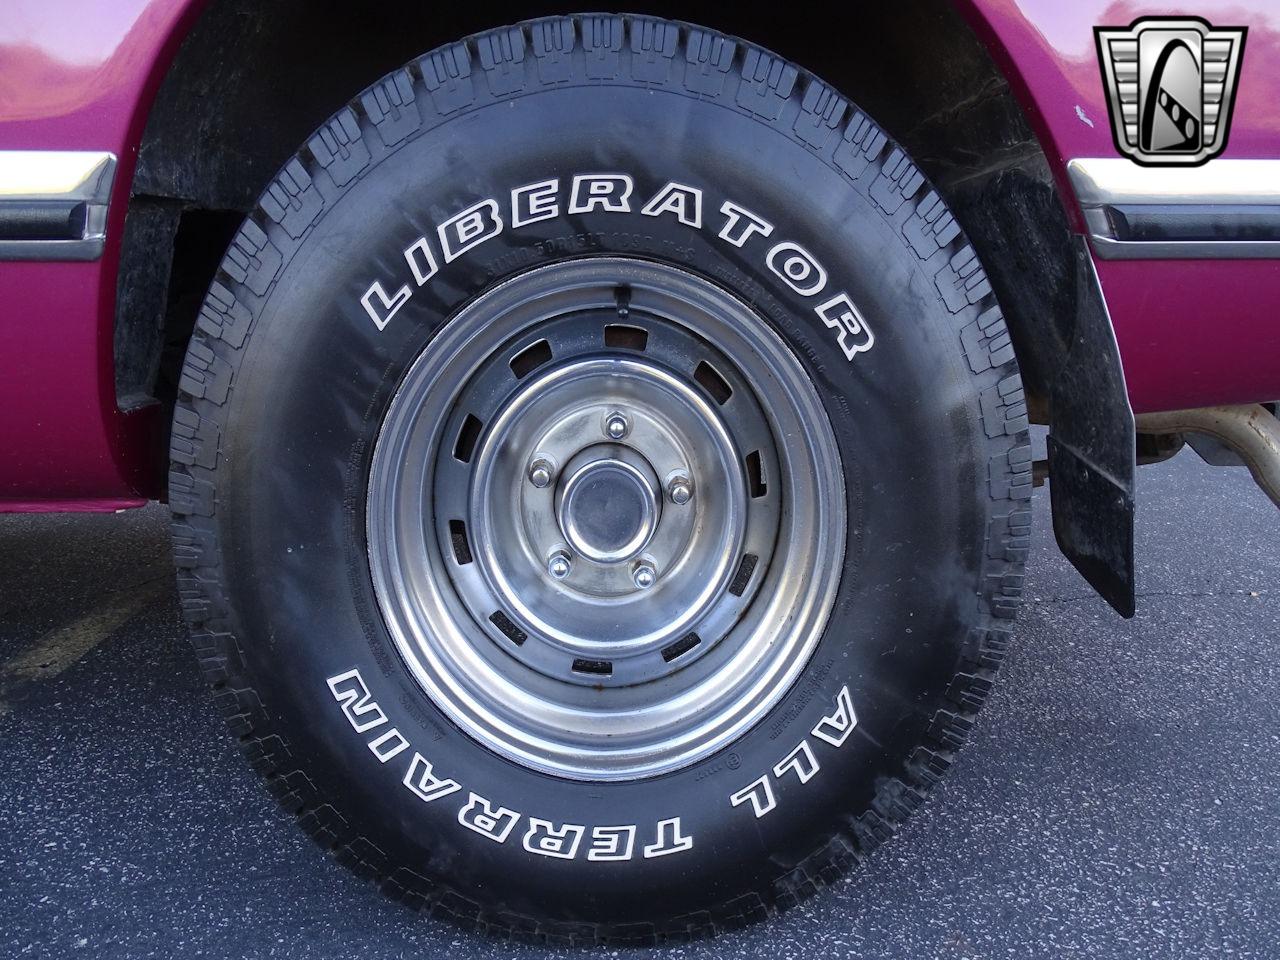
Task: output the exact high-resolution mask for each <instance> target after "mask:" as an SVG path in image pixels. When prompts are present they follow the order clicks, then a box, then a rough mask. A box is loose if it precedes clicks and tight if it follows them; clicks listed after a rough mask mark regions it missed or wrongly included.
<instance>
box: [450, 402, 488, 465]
mask: <svg viewBox="0 0 1280 960" xmlns="http://www.w3.org/2000/svg"><path fill="white" fill-rule="evenodd" d="M483 429H484V424H483V423H481V422H480V419H479V418H478V417H476V416H475V415H474V414H470V413H468V414H467V419H465V420H463V421H462V429H461V430H459V431H458V439H457V441H456V442H455V443H454V445H453V459H455V460H457V461H459V462H461V463H470V462H471V455H472V454H473V453H475V451H476V441H477V440H479V439H480V431H481V430H483Z"/></svg>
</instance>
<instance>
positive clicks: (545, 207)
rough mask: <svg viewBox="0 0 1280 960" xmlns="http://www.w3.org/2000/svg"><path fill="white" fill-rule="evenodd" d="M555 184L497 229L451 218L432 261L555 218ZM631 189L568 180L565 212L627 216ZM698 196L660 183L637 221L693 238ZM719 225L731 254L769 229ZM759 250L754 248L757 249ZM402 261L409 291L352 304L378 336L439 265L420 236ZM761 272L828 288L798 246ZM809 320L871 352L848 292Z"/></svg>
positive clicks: (490, 220) (785, 249)
mask: <svg viewBox="0 0 1280 960" xmlns="http://www.w3.org/2000/svg"><path fill="white" fill-rule="evenodd" d="M560 190H561V180H560V178H558V177H553V178H551V179H548V180H539V181H536V182H534V183H528V184H525V185H523V186H519V187H515V188H513V189H512V191H511V195H510V200H509V203H508V215H509V220H507V221H504V220H503V216H502V212H501V210H500V207H499V203H498V201H497V200H496V199H493V198H489V199H486V200H481V201H480V202H479V203H475V204H472V205H471V206H469V207H467V208H466V209H465V210H463V211H462V212H460V213H457V214H454V215H453V216H452V217H450V218H449V219H448V220H445V221H444V222H443V223H441V224H440V225H439V227H437V228H436V237H437V239H438V242H439V246H440V255H441V256H442V257H443V260H444V263H446V264H448V263H452V262H453V261H454V260H456V259H458V257H460V256H462V254H464V253H466V252H467V251H469V250H473V249H475V248H476V247H477V246H479V245H480V244H482V243H484V242H485V241H486V240H492V239H493V238H494V237H496V236H498V235H499V234H501V233H502V231H503V230H504V229H505V228H506V227H507V225H508V224H509V225H510V227H511V229H513V230H514V229H519V228H521V227H525V226H528V225H529V224H532V223H538V222H540V221H543V220H550V219H552V218H554V217H557V216H559V214H560V211H561V209H562V207H563V204H562V202H561V195H560ZM634 190H635V181H634V179H632V177H631V175H630V174H626V173H584V174H577V175H575V176H574V177H573V178H572V180H571V186H570V188H569V197H568V205H567V210H568V213H570V214H580V213H590V212H592V211H594V210H600V211H603V212H605V213H630V212H631V195H632V193H633V192H634ZM703 202H704V193H703V190H702V189H701V188H699V187H693V186H690V185H688V184H685V183H679V182H677V181H675V180H671V181H668V182H667V183H666V184H665V185H663V186H662V187H660V188H658V190H657V192H655V193H654V194H653V196H652V197H651V198H650V199H649V200H648V202H646V203H645V205H644V207H643V208H642V209H641V210H640V213H641V214H642V215H644V216H647V217H659V216H665V215H671V216H674V217H675V219H676V220H677V221H679V222H680V223H682V224H684V225H685V226H687V227H689V228H690V229H693V230H701V229H703V226H704V224H703ZM719 210H720V213H721V214H722V215H723V216H724V222H723V223H722V224H721V225H720V229H719V231H718V232H717V233H716V236H717V237H718V238H719V239H721V240H723V241H725V242H726V243H728V244H729V245H730V246H733V247H735V248H737V249H739V250H745V249H746V248H747V246H748V244H749V242H750V241H751V239H752V238H753V237H760V238H761V239H764V238H767V237H770V236H772V235H773V232H774V226H773V224H772V223H770V222H769V221H768V220H765V219H764V218H763V217H761V216H760V215H759V214H756V213H753V212H752V211H750V210H748V209H747V208H746V207H744V206H742V205H740V204H738V203H735V202H734V201H732V200H725V201H723V202H722V203H721V204H720V208H719ZM758 247H759V244H757V245H754V246H753V249H757V248H758ZM404 259H405V262H406V263H407V264H408V266H409V271H410V273H411V274H412V276H413V285H410V284H407V283H406V284H403V285H402V286H399V287H396V288H394V292H393V293H388V292H387V287H386V286H385V285H384V284H383V283H382V281H380V280H375V281H374V282H373V283H371V284H370V285H369V286H368V288H366V290H365V292H364V294H363V295H362V296H361V297H360V304H361V306H363V307H364V310H365V313H366V314H368V316H369V318H370V319H371V320H372V321H373V324H374V326H375V327H376V328H377V329H378V330H379V331H382V330H385V329H386V328H387V324H389V323H390V322H391V319H392V318H393V317H394V316H395V315H396V314H397V313H398V312H399V311H400V309H401V308H402V307H403V306H404V305H405V304H406V303H407V302H408V301H409V299H410V297H412V296H413V294H414V291H415V290H416V289H418V288H419V287H422V286H423V285H425V284H426V283H427V281H429V280H430V279H431V278H432V277H434V276H435V275H436V274H437V273H438V272H439V267H438V264H439V261H438V260H437V258H436V254H435V251H434V250H433V249H432V247H431V241H430V239H429V238H428V237H427V236H421V237H418V238H417V239H416V240H414V241H413V242H412V243H411V244H409V246H407V247H406V248H405V249H404ZM763 259H764V264H765V266H766V267H767V268H768V270H769V271H770V272H771V273H773V274H774V276H776V277H778V278H779V279H780V280H782V282H783V283H785V284H786V285H787V287H789V288H790V289H791V290H793V291H795V292H796V293H797V294H799V295H800V296H802V297H817V296H818V295H819V294H821V293H822V292H823V291H824V290H827V288H828V282H827V281H828V279H829V278H828V275H827V270H826V268H825V267H824V266H823V265H822V264H821V263H820V262H819V261H818V259H817V258H816V257H815V256H814V255H813V254H812V253H810V252H809V251H808V250H807V249H806V248H804V247H802V246H801V245H800V244H798V243H795V242H793V241H790V240H783V241H781V242H779V243H775V244H773V246H771V247H770V248H769V249H768V251H767V252H765V253H764V255H763ZM814 312H815V313H816V314H817V315H818V318H819V319H820V320H821V321H822V323H823V325H824V326H825V327H826V328H827V329H828V330H832V331H834V332H835V339H836V344H837V345H838V346H839V347H840V350H841V351H842V352H843V353H844V356H845V359H846V360H849V361H850V362H852V361H853V359H854V358H855V357H856V356H857V355H858V354H860V353H866V352H867V351H868V350H870V349H871V348H872V346H874V345H875V337H874V335H873V334H872V332H871V327H870V326H869V325H868V324H867V320H866V317H864V316H863V314H862V313H861V311H860V310H859V309H858V307H857V305H856V304H854V302H853V299H852V298H851V297H850V296H849V293H848V291H845V290H840V291H838V292H836V293H835V294H834V295H831V296H828V297H827V298H826V299H825V300H823V301H822V303H820V304H819V305H818V306H817V307H815V308H814Z"/></svg>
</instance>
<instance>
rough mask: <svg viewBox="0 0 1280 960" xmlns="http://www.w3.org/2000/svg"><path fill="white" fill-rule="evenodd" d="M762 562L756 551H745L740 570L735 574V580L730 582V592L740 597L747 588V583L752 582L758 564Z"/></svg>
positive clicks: (739, 566) (739, 565)
mask: <svg viewBox="0 0 1280 960" xmlns="http://www.w3.org/2000/svg"><path fill="white" fill-rule="evenodd" d="M759 562H760V558H759V557H757V556H756V555H755V554H754V553H745V554H743V555H742V562H741V563H739V564H738V572H737V573H735V574H734V575H733V582H732V583H730V584H729V592H730V593H732V594H733V595H734V596H735V597H740V596H742V594H743V591H745V590H746V589H747V584H748V583H750V582H751V575H752V574H753V573H755V572H756V564H757V563H759Z"/></svg>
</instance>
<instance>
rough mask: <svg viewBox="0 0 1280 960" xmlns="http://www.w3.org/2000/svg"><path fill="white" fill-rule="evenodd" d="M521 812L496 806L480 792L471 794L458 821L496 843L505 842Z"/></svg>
mask: <svg viewBox="0 0 1280 960" xmlns="http://www.w3.org/2000/svg"><path fill="white" fill-rule="evenodd" d="M519 819H520V814H518V813H516V811H514V810H508V809H507V808H506V807H495V806H494V805H493V804H492V803H490V802H489V801H488V799H487V798H485V797H482V796H480V795H479V794H478V793H473V794H471V799H470V800H468V801H467V804H466V806H464V807H463V808H462V809H461V810H459V811H458V822H459V823H460V824H462V825H463V826H464V827H466V828H467V829H468V830H474V831H475V832H476V833H478V834H480V836H482V837H488V838H489V839H490V840H492V841H493V842H494V843H505V842H506V839H507V837H508V836H509V835H510V834H511V831H512V830H513V829H514V828H515V825H516V821H517V820H519Z"/></svg>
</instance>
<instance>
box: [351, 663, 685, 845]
mask: <svg viewBox="0 0 1280 960" xmlns="http://www.w3.org/2000/svg"><path fill="white" fill-rule="evenodd" d="M326 683H327V684H328V686H329V692H330V693H331V694H332V695H333V699H334V700H336V701H337V703H338V706H339V708H340V709H341V710H342V714H343V716H345V717H346V718H347V722H348V723H350V724H351V729H352V730H354V731H355V732H356V733H358V734H360V736H361V739H362V740H363V741H364V743H365V746H367V747H368V748H369V751H370V752H371V753H372V754H373V755H374V756H375V757H377V758H378V762H379V763H384V764H385V763H389V762H390V761H392V760H394V759H395V758H397V757H399V756H401V755H402V754H404V755H406V756H409V760H408V765H407V767H406V768H405V772H404V776H403V778H402V779H401V781H400V783H401V786H403V787H404V788H405V789H406V790H408V791H409V792H410V793H412V794H413V795H414V796H415V797H417V798H418V799H419V800H421V801H422V802H423V803H435V802H437V801H440V800H444V799H445V798H446V797H454V801H453V802H455V803H457V805H458V810H457V816H456V819H457V822H458V823H459V824H460V825H461V826H463V827H465V828H466V829H468V830H470V831H471V832H473V833H477V834H479V835H480V836H482V837H484V838H486V839H488V840H492V841H493V842H494V843H497V844H504V843H507V842H508V841H510V842H511V843H512V844H513V845H515V846H519V847H520V848H521V849H523V850H525V851H526V852H528V853H530V854H533V855H535V856H539V857H551V858H554V859H559V860H574V859H579V860H592V861H596V862H602V863H607V862H621V861H626V860H631V859H632V858H633V857H637V858H642V859H653V858H655V857H665V856H668V855H670V854H673V853H683V852H684V851H686V850H690V849H692V848H693V837H692V836H690V835H689V834H687V833H686V832H685V830H684V827H683V825H682V824H681V822H680V818H679V817H669V818H667V819H665V820H659V821H658V822H657V823H656V824H645V825H644V831H643V832H642V831H641V829H640V827H641V825H639V824H634V823H627V824H610V825H605V826H592V825H588V824H579V823H558V822H556V821H553V820H544V819H542V818H541V817H535V816H533V815H532V814H530V815H525V814H523V813H521V812H520V811H518V810H515V809H512V808H511V807H506V806H503V805H502V804H501V803H498V802H496V801H494V800H490V799H489V798H488V797H484V796H482V795H480V794H478V793H476V792H475V791H473V790H466V789H464V788H463V785H462V784H460V783H459V782H458V781H457V780H454V779H451V778H448V777H444V776H441V775H440V774H439V773H437V772H436V767H435V764H433V763H432V762H431V761H430V760H428V759H427V758H426V757H424V756H423V755H422V754H421V753H419V752H418V751H416V750H413V749H412V744H411V743H410V742H409V740H408V738H406V737H405V736H404V735H403V734H402V733H401V732H400V731H399V729H398V728H396V727H395V726H392V725H391V721H390V719H389V718H388V717H387V714H386V711H384V710H383V709H382V707H381V706H379V705H378V701H377V700H375V699H374V698H373V695H372V694H371V693H370V692H369V687H368V684H366V683H365V681H364V677H362V676H361V675H360V671H359V670H358V669H352V670H347V671H346V672H344V673H339V674H335V675H334V676H332V677H329V678H328V680H327V681H326ZM521 821H524V822H525V826H524V827H523V828H522V829H520V823H521ZM649 838H652V841H653V842H652V843H646V842H644V841H645V840H647V839H649Z"/></svg>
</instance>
